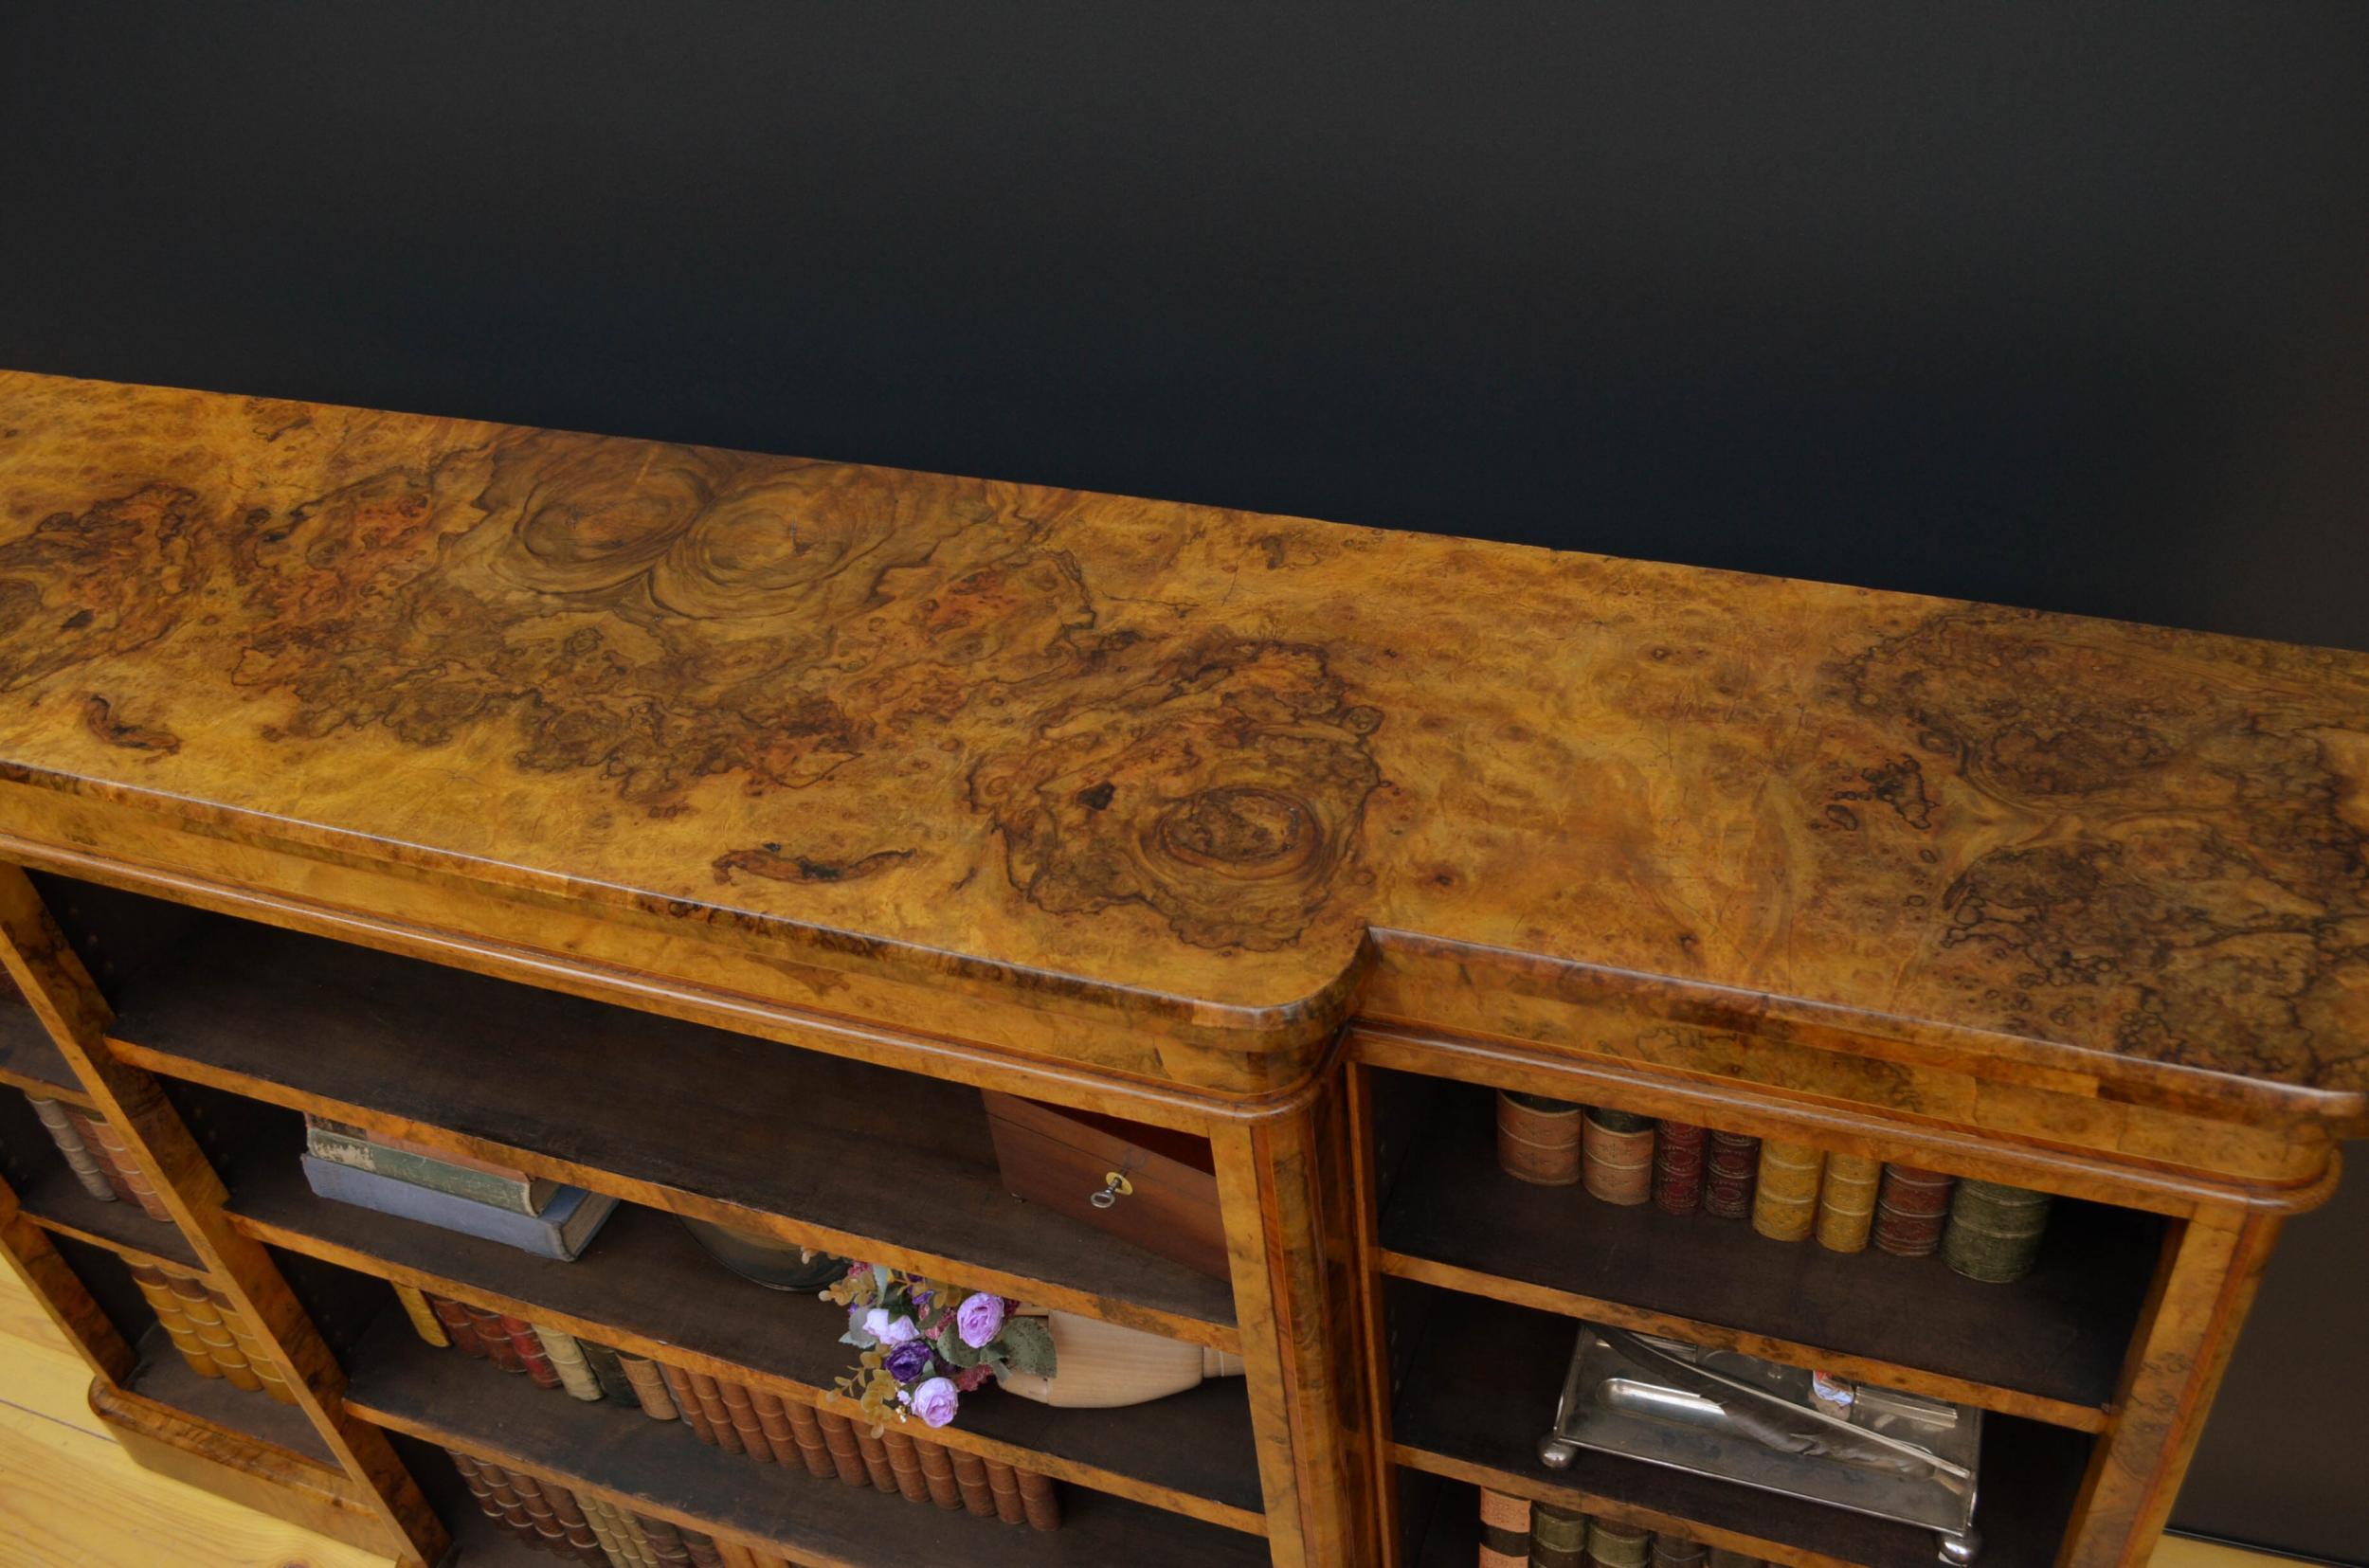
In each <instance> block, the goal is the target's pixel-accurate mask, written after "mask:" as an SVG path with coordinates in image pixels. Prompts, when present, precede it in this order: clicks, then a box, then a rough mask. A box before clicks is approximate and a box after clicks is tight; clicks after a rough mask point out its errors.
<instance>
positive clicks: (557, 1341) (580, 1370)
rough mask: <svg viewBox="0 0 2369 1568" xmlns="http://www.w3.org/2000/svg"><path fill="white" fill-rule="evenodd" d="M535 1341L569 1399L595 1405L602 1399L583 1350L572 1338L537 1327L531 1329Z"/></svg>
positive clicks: (598, 1383)
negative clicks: (541, 1347)
mask: <svg viewBox="0 0 2369 1568" xmlns="http://www.w3.org/2000/svg"><path fill="white" fill-rule="evenodd" d="M534 1337H535V1339H536V1340H537V1341H538V1342H540V1343H541V1344H542V1346H543V1359H544V1360H545V1361H548V1362H549V1363H550V1364H551V1369H552V1371H553V1372H554V1373H557V1374H558V1376H559V1386H560V1387H562V1388H564V1389H566V1390H567V1391H568V1397H570V1398H571V1399H582V1400H583V1401H584V1402H585V1403H587V1404H598V1403H599V1402H600V1398H601V1384H600V1379H596V1378H594V1377H593V1376H592V1368H591V1367H590V1366H589V1365H588V1364H587V1363H586V1361H585V1359H584V1349H583V1347H582V1346H580V1345H579V1344H577V1343H576V1340H575V1336H574V1335H572V1334H564V1333H562V1332H560V1331H559V1330H558V1329H556V1328H546V1327H545V1326H543V1325H541V1324H539V1323H538V1324H536V1325H534Z"/></svg>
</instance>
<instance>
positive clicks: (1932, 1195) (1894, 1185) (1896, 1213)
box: [1875, 1165, 1958, 1257]
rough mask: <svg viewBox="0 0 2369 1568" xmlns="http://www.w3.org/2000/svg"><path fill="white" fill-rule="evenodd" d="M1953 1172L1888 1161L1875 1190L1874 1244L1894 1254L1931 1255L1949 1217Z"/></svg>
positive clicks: (1939, 1241)
mask: <svg viewBox="0 0 2369 1568" xmlns="http://www.w3.org/2000/svg"><path fill="white" fill-rule="evenodd" d="M1957 1184H1958V1179H1957V1178H1956V1177H1954V1176H1944V1175H1943V1174H1942V1173H1941V1172H1939V1171H1928V1170H1919V1169H1917V1167H1915V1166H1914V1165H1886V1166H1885V1167H1884V1180H1883V1184H1882V1185H1881V1186H1879V1187H1878V1188H1877V1189H1876V1194H1875V1245H1876V1246H1877V1247H1878V1248H1880V1249H1881V1250H1883V1251H1884V1252H1887V1253H1891V1254H1892V1255H1893V1256H1894V1257H1931V1256H1932V1255H1933V1253H1935V1252H1936V1251H1938V1250H1939V1249H1940V1247H1941V1244H1942V1227H1943V1226H1944V1224H1945V1223H1946V1222H1947V1221H1948V1218H1949V1199H1950V1192H1951V1189H1952V1188H1954V1187H1956V1186H1957Z"/></svg>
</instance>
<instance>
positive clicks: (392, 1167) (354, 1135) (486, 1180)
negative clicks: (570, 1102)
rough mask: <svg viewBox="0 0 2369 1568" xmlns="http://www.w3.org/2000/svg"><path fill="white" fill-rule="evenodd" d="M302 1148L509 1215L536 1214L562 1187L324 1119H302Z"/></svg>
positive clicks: (319, 1157) (496, 1166)
mask: <svg viewBox="0 0 2369 1568" xmlns="http://www.w3.org/2000/svg"><path fill="white" fill-rule="evenodd" d="M304 1146H305V1147H306V1148H307V1149H308V1150H310V1151H311V1153H312V1154H313V1156H314V1157H315V1158H316V1159H320V1160H331V1161H335V1162H336V1163H338V1164H340V1165H351V1166H353V1168H354V1169H355V1170H362V1171H371V1172H374V1173H375V1174H377V1175H380V1176H389V1177H392V1178H394V1179H395V1180H396V1181H408V1182H410V1183H411V1184H412V1185H413V1186H415V1187H425V1188H427V1189H428V1190H430V1191H431V1192H440V1193H447V1194H450V1195H451V1196H452V1197H454V1198H465V1199H469V1200H470V1201H471V1202H473V1203H483V1204H486V1205H488V1206H490V1207H493V1208H497V1209H508V1210H510V1211H511V1212H512V1213H514V1214H523V1215H539V1214H541V1213H542V1212H543V1210H544V1208H545V1207H546V1206H548V1205H549V1204H550V1202H551V1201H552V1199H553V1198H556V1197H557V1196H558V1195H559V1193H560V1190H561V1188H562V1187H563V1186H564V1185H565V1183H563V1182H559V1181H550V1180H548V1179H546V1178H544V1177H539V1176H529V1175H528V1174H527V1173H526V1172H524V1171H522V1170H515V1169H512V1168H510V1167H507V1166H503V1165H497V1164H494V1163H492V1162H488V1161H483V1160H476V1159H472V1158H470V1157H469V1156H466V1155H454V1154H446V1153H443V1152H440V1151H436V1150H431V1149H427V1148H425V1147H423V1146H422V1145H420V1144H413V1143H411V1142H409V1141H408V1140H407V1139H400V1138H382V1137H379V1136H377V1135H376V1134H374V1133H370V1132H365V1131H363V1130H362V1129H361V1128H360V1127H355V1126H347V1125H346V1124H345V1123H343V1122H333V1121H330V1120H328V1119H327V1118H325V1117H318V1116H307V1117H306V1118H305V1119H304Z"/></svg>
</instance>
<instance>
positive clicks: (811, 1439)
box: [782, 1399, 839, 1476]
mask: <svg viewBox="0 0 2369 1568" xmlns="http://www.w3.org/2000/svg"><path fill="white" fill-rule="evenodd" d="M782 1414H783V1415H785V1416H787V1417H788V1420H789V1435H790V1440H791V1441H792V1442H794V1443H796V1444H797V1445H798V1458H799V1460H800V1461H801V1462H802V1463H803V1464H805V1467H806V1473H807V1474H808V1475H812V1476H830V1475H836V1474H838V1473H839V1468H838V1467H837V1466H836V1465H833V1464H832V1463H831V1449H830V1445H829V1444H827V1443H825V1442H823V1423H822V1422H820V1421H818V1420H816V1419H815V1417H814V1407H813V1406H812V1405H808V1404H803V1403H801V1402H799V1401H798V1400H795V1399H786V1400H784V1401H783V1402H782Z"/></svg>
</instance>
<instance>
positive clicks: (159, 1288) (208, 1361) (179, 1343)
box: [131, 1263, 222, 1378]
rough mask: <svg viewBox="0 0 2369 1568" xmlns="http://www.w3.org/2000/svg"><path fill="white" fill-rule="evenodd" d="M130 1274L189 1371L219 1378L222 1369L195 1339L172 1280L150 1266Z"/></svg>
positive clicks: (194, 1330) (194, 1327)
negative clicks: (174, 1290)
mask: <svg viewBox="0 0 2369 1568" xmlns="http://www.w3.org/2000/svg"><path fill="white" fill-rule="evenodd" d="M131 1270H132V1283H133V1284H135V1285H136V1286H138V1287H139V1289H140V1294H141V1295H142V1296H143V1297H145V1298H146V1299H147V1302H148V1305H149V1306H150V1307H154V1309H155V1312H156V1322H157V1324H158V1325H160V1326H162V1327H163V1329H164V1331H165V1337H166V1338H167V1339H170V1340H171V1341H172V1348H173V1349H175V1350H177V1351H179V1352H180V1353H181V1359H182V1360H183V1361H187V1362H189V1363H190V1371H192V1372H194V1373H196V1374H197V1375H198V1376H199V1377H201V1378H219V1377H221V1376H222V1368H221V1367H220V1366H218V1365H217V1364H215V1361H214V1357H213V1353H212V1352H211V1351H209V1350H208V1349H207V1348H206V1342H205V1341H204V1340H202V1339H200V1338H199V1337H198V1333H197V1325H195V1324H193V1323H191V1322H190V1314H189V1312H188V1311H187V1310H186V1309H185V1308H184V1307H182V1305H181V1298H180V1297H179V1296H177V1295H175V1294H173V1290H172V1278H171V1276H170V1275H168V1274H167V1273H166V1272H165V1271H163V1270H162V1269H158V1268H156V1267H155V1266H154V1265H153V1264H146V1263H135V1264H133V1265H132V1266H131Z"/></svg>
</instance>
